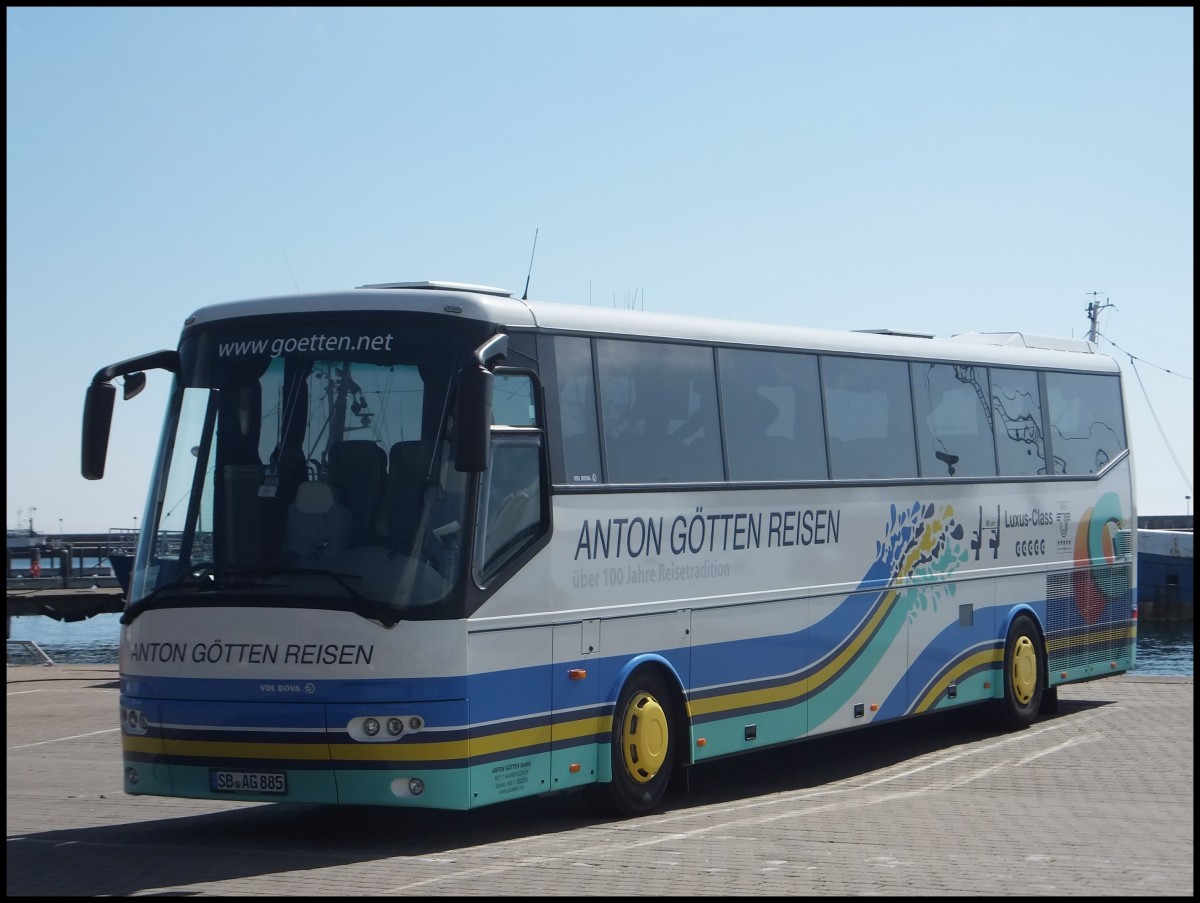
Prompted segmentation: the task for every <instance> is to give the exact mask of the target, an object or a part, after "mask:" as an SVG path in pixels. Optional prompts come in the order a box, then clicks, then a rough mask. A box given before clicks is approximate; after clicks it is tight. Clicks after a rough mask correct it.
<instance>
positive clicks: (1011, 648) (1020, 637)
mask: <svg viewBox="0 0 1200 903" xmlns="http://www.w3.org/2000/svg"><path fill="white" fill-rule="evenodd" d="M1040 650H1041V635H1040V634H1039V633H1038V629H1037V624H1035V623H1034V620H1033V618H1031V617H1030V616H1029V615H1027V614H1020V615H1017V616H1016V617H1015V618H1013V622H1012V624H1011V625H1009V628H1008V637H1007V639H1006V640H1005V642H1004V696H1003V698H1002V699H999V700H997V703H998V707H997V715H998V720H999V722H1000V724H1001V726H1002V727H1007V728H1023V727H1028V726H1029V725H1030V724H1032V723H1033V720H1034V718H1036V717H1037V714H1038V711H1039V710H1040V709H1041V705H1042V695H1043V694H1044V693H1045V691H1046V666H1045V656H1044V654H1043V653H1042V652H1041V651H1040Z"/></svg>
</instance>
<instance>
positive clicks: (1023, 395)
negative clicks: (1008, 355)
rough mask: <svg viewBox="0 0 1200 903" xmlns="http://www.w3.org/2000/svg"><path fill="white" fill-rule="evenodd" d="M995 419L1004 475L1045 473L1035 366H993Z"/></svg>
mask: <svg viewBox="0 0 1200 903" xmlns="http://www.w3.org/2000/svg"><path fill="white" fill-rule="evenodd" d="M991 377H992V422H993V424H994V429H995V434H996V458H997V463H998V465H999V471H1000V476H1002V477H1035V476H1038V475H1039V474H1046V473H1048V472H1049V471H1047V470H1046V434H1045V426H1044V424H1043V419H1042V400H1041V393H1040V391H1039V389H1038V375H1037V371H1035V370H1008V369H1005V368H1002V367H992V368H991Z"/></svg>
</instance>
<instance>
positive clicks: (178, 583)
mask: <svg viewBox="0 0 1200 903" xmlns="http://www.w3.org/2000/svg"><path fill="white" fill-rule="evenodd" d="M282 576H291V577H297V576H312V577H327V578H330V579H332V580H334V581H335V582H336V583H337V584H338V586H340V587H341V588H342V589H343V590H345V591H346V593H347V595H348V596H350V597H351V598H352V599H353V604H352V605H350V606H349V610H351V611H353V612H354V613H355V614H357V615H360V616H362V617H364V618H368V619H369V620H373V621H379V622H380V623H382V624H383V625H384V626H385V627H394V626H395V625H396V624H397V623H399V621H400V615H399V612H397V611H396V609H395V608H393V607H392V606H391V605H388V604H387V603H384V602H380V601H378V600H376V599H369V598H367V597H366V596H364V595H363V594H362V593H360V592H359V591H358V590H357V589H355V588H354V587H353V586H352V585H351V584H350V583H349V581H350V580H359V579H361V577H360V575H358V574H343V573H339V572H337V571H331V570H328V569H326V568H305V567H295V566H286V567H274V568H219V567H217V566H215V565H213V564H212V563H211V562H207V561H206V562H201V563H200V564H197V565H196V566H194V567H192V568H191V569H190V570H189V572H188V576H187V578H186V579H183V580H172V581H171V582H170V583H165V584H163V585H162V586H159V587H156V588H155V589H154V590H152V591H151V592H150V593H148V594H147V595H145V596H143V597H142V598H141V599H139V600H138V601H136V602H134V603H133V604H132V605H130V606H129V607H128V608H126V609H125V612H124V613H123V614H122V615H121V619H120V620H121V623H122V624H131V623H132V622H133V621H134V619H135V618H137V617H138V615H140V614H142V612H144V611H148V610H150V609H152V608H162V607H168V605H169V600H168V599H167V597H168V596H170V595H171V594H173V593H179V592H181V591H189V592H195V593H217V592H222V591H225V590H231V589H247V588H249V587H270V588H272V589H287V586H288V585H287V584H284V583H263V582H261V581H265V580H272V579H274V578H276V577H282ZM170 601H174V600H170ZM263 601H264V602H268V603H269V604H272V605H281V604H283V603H281V602H279V601H278V600H277V599H275V598H271V599H269V600H268V599H264V600H263ZM307 601H308V600H305V599H302V598H294V597H289V598H288V599H287V604H288V605H293V606H297V607H305V608H311V607H317V606H316V605H314V604H306V602H307ZM180 604H181V605H183V604H187V603H183V602H180Z"/></svg>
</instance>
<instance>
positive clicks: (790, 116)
mask: <svg viewBox="0 0 1200 903" xmlns="http://www.w3.org/2000/svg"><path fill="white" fill-rule="evenodd" d="M6 24H7V30H6V31H7V35H6V37H7V50H8V53H7V84H6V93H7V105H6V115H7V139H8V141H7V151H8V152H7V163H8V170H7V186H6V188H7V191H6V195H7V229H6V238H7V255H8V257H7V267H6V276H7V337H6V349H7V366H8V385H7V389H8V391H7V431H8V433H7V456H6V457H7V497H8V514H7V517H8V526H9V528H27V527H28V526H30V521H31V520H32V521H33V526H34V528H35V529H36V530H38V531H39V532H46V533H48V534H51V535H53V534H54V533H56V532H58V531H59V530H60V529H61V530H63V531H65V532H67V533H73V532H103V531H107V530H108V529H110V528H131V527H136V526H137V522H138V518H139V517H140V516H141V514H142V508H143V504H144V496H145V493H146V490H147V487H148V483H149V475H150V468H151V466H152V461H153V456H154V453H155V448H156V445H157V443H158V438H159V433H160V421H161V417H162V414H163V411H164V408H165V405H166V398H167V389H168V381H167V379H166V374H164V373H162V372H155V371H152V372H150V373H149V374H148V375H149V377H150V379H149V384H148V386H147V388H146V390H145V391H144V392H143V393H142V394H141V395H139V396H138V397H137V398H135V399H133V400H131V401H128V402H123V401H121V400H120V399H118V403H117V409H116V412H115V416H114V422H113V431H112V438H111V442H110V447H109V458H108V466H107V471H106V474H105V477H104V479H103V480H100V481H88V480H84V479H83V477H82V476H81V475H80V421H81V414H82V408H83V398H84V391H85V389H86V387H87V386H88V384H89V383H90V382H91V380H92V377H93V375H94V374H95V373H96V372H97V371H98V370H100V369H101V368H103V367H105V366H107V365H108V364H111V363H114V362H117V361H120V360H124V359H126V358H129V357H133V356H135V355H139V354H142V353H145V352H149V351H155V350H158V349H161V348H174V347H175V346H176V343H177V341H178V337H179V332H180V330H181V329H182V326H183V321H184V320H185V318H186V317H187V316H188V315H189V314H191V313H192V312H193V311H194V310H196V309H197V308H199V307H202V306H204V305H206V304H210V303H216V302H224V301H232V300H238V299H241V298H253V297H261V296H264V295H287V294H294V293H296V292H298V291H305V292H308V291H320V290H326V289H330V290H344V289H349V288H353V287H355V286H358V285H363V284H367V283H379V282H402V281H418V280H425V279H437V280H445V281H451V282H469V283H478V284H483V285H492V286H499V287H502V288H507V289H511V290H512V291H514V292H515V293H516V294H517V295H518V296H519V295H520V294H521V293H522V292H523V291H524V289H525V285H526V281H527V280H528V282H529V296H530V298H533V299H537V300H543V301H556V302H563V303H569V304H593V305H604V306H617V307H629V306H636V307H641V308H644V309H646V310H652V311H655V312H659V313H671V312H680V313H689V314H695V315H704V316H715V317H723V318H739V319H750V320H756V321H761V322H764V323H779V324H787V325H795V326H812V327H819V328H832V329H874V328H885V327H886V328H892V329H905V330H914V331H918V332H926V333H933V334H936V335H939V336H950V335H954V334H958V333H965V332H989V331H1017V332H1025V333H1034V334H1042V335H1058V336H1074V337H1077V338H1080V337H1085V336H1086V335H1087V333H1088V330H1089V328H1090V326H1091V321H1090V319H1089V317H1088V314H1087V307H1088V305H1089V304H1090V303H1093V302H1094V303H1096V304H1097V305H1098V307H1099V309H1100V312H1099V315H1098V316H1097V318H1096V321H1095V322H1096V326H1097V329H1098V345H1099V348H1100V350H1101V351H1102V352H1104V353H1106V354H1110V355H1112V356H1113V357H1114V358H1115V359H1117V360H1118V361H1119V362H1120V364H1121V366H1122V369H1123V370H1124V372H1125V376H1126V379H1127V383H1126V385H1127V399H1128V408H1129V432H1130V443H1131V446H1132V448H1133V460H1134V467H1135V473H1136V481H1137V486H1136V492H1137V505H1138V513H1139V514H1143V515H1154V514H1163V515H1170V514H1184V513H1190V512H1191V498H1190V496H1191V495H1192V474H1193V468H1192V463H1193V446H1192V434H1193V411H1194V406H1193V384H1194V383H1193V375H1194V374H1193V348H1194V330H1193V319H1192V317H1193V313H1192V312H1193V301H1194V288H1193V251H1192V247H1193V243H1194V234H1193V232H1194V217H1193V209H1194V206H1193V204H1194V201H1193V195H1194V179H1193V174H1194V166H1195V162H1194V117H1193V110H1194V104H1193V92H1194V83H1195V70H1194V63H1193V34H1194V11H1193V9H1192V8H1191V7H1157V8H1139V9H1132V8H1124V9H1122V8H1091V9H1089V8H1070V9H1065V8H1060V9H1056V8H1006V7H997V8H969V9H966V8H959V9H937V10H934V9H928V8H874V9H872V8H827V9H822V8H775V7H770V8H744V9H733V8H720V7H715V8H714V7H696V8H671V9H663V8H632V7H614V8H605V7H560V8H551V9H532V8H490V7H489V8H453V7H448V8H447V7H442V8H336V9H335V8H328V7H326V8H321V7H293V8H279V9H275V8H270V9H267V8H201V7H195V8H187V7H182V8H169V9H168V8H91V7H89V8H53V7H11V6H10V7H8V8H7V10H6Z"/></svg>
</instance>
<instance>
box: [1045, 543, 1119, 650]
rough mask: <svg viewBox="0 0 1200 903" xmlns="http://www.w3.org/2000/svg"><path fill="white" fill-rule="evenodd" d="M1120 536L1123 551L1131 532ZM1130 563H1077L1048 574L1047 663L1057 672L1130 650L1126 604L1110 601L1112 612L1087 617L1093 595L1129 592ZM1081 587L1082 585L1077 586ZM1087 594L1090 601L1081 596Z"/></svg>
mask: <svg viewBox="0 0 1200 903" xmlns="http://www.w3.org/2000/svg"><path fill="white" fill-rule="evenodd" d="M1123 544H1124V546H1125V549H1124V551H1121V550H1120V546H1121V545H1122V537H1121V536H1120V535H1118V536H1117V538H1116V545H1117V547H1118V553H1119V554H1126V553H1127V552H1128V549H1129V537H1128V536H1125V537H1124V543H1123ZM1129 587H1130V568H1129V565H1127V564H1121V565H1116V566H1113V567H1094V568H1076V569H1073V570H1070V571H1061V572H1059V573H1057V574H1050V575H1049V576H1048V577H1047V578H1046V649H1047V666H1048V667H1049V669H1050V672H1051V673H1056V672H1060V671H1067V672H1075V673H1078V671H1079V669H1083V668H1086V666H1089V665H1103V664H1106V663H1107V662H1110V661H1113V660H1115V659H1119V658H1123V657H1125V656H1127V655H1128V654H1129V642H1130V640H1129V634H1130V627H1131V626H1132V624H1131V618H1130V617H1129V612H1128V611H1121V608H1122V607H1121V606H1104V607H1105V609H1106V610H1108V611H1109V612H1110V613H1111V614H1110V615H1109V617H1107V618H1106V617H1104V616H1103V615H1102V616H1101V617H1100V619H1099V620H1097V621H1095V622H1093V623H1091V624H1088V623H1085V621H1084V618H1083V615H1082V612H1084V611H1086V610H1087V604H1088V603H1089V600H1092V599H1094V600H1097V601H1094V602H1093V604H1103V602H1102V600H1106V599H1111V598H1113V597H1115V596H1123V595H1125V594H1126V593H1128V591H1129ZM1077 588H1078V589H1077ZM1076 592H1079V593H1081V594H1083V595H1084V597H1085V598H1084V602H1083V603H1082V604H1080V602H1079V601H1078V600H1077V599H1076Z"/></svg>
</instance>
